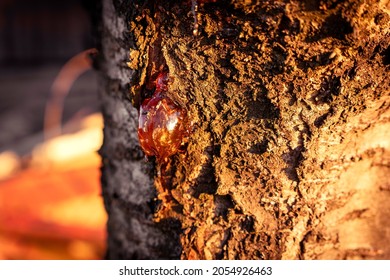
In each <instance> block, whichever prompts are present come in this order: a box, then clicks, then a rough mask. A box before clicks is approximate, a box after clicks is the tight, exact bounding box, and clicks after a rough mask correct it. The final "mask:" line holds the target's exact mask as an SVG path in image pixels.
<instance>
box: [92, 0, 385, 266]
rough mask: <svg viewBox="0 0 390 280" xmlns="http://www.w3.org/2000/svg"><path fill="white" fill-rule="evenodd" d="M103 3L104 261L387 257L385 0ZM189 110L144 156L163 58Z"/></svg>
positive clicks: (175, 92)
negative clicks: (176, 132)
mask: <svg viewBox="0 0 390 280" xmlns="http://www.w3.org/2000/svg"><path fill="white" fill-rule="evenodd" d="M198 10H199V14H198V15H196V18H197V21H198V22H199V24H200V27H199V35H198V36H194V35H193V25H194V16H193V14H192V13H191V2H189V1H183V2H181V3H180V2H176V1H120V0H118V1H114V2H112V1H110V0H103V20H102V25H101V36H102V37H101V38H102V40H101V42H102V47H101V52H100V53H101V55H100V61H99V65H100V69H101V75H102V84H101V89H102V90H101V96H102V101H103V113H104V118H105V132H104V134H105V141H104V144H103V147H102V149H101V155H102V157H103V167H102V173H103V177H102V183H103V194H104V196H105V202H106V208H107V211H108V213H109V222H108V231H109V240H108V245H109V246H108V247H109V249H108V255H107V256H108V258H141V259H146V258H152V259H155V258H182V259H389V258H390V242H389V240H390V222H389V221H390V219H389V218H390V203H389V200H390V192H389V191H390V187H389V186H390V176H389V175H390V122H389V120H390V109H389V105H390V95H389V93H390V86H389V79H388V73H389V62H390V52H389V44H390V39H389V31H390V21H389V19H390V16H389V14H390V12H389V3H388V2H387V1H358V0H357V1H354V0H349V1H348V0H347V1H335V0H329V1H309V0H307V1H287V0H286V1H257V2H256V1H236V0H232V1H215V2H214V1H200V2H199V9H198ZM161 65H163V66H165V67H166V68H167V69H168V71H169V77H170V78H169V90H168V93H167V95H168V96H169V98H171V99H172V100H173V101H174V102H176V104H178V105H180V106H181V107H183V108H185V109H186V110H187V112H188V115H189V118H190V120H191V123H189V124H187V125H188V126H189V127H190V129H191V133H190V137H189V139H188V143H187V146H186V150H185V151H183V152H181V153H178V154H176V155H174V156H172V157H170V158H169V159H168V160H167V161H166V162H157V161H154V160H153V159H152V160H150V161H149V162H147V161H145V160H144V159H143V153H142V151H141V149H140V147H139V144H138V139H137V125H138V124H137V118H138V112H137V108H138V107H139V104H140V102H142V100H143V99H144V98H145V97H146V96H147V95H148V94H150V93H148V88H149V86H148V85H150V83H152V82H153V79H155V76H156V73H158V71H159V68H160V66H161Z"/></svg>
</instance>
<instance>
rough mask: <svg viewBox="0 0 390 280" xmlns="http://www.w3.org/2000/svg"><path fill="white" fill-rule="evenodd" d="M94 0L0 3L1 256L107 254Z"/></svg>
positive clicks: (88, 256) (82, 256)
mask: <svg viewBox="0 0 390 280" xmlns="http://www.w3.org/2000/svg"><path fill="white" fill-rule="evenodd" d="M90 2H91V1H76V0H73V1H66V3H62V2H61V4H59V3H57V2H52V1H47V0H34V1H27V0H25V1H17V0H14V1H10V0H4V1H2V2H1V4H0V42H1V43H0V259H101V258H104V253H105V242H106V229H105V227H106V221H107V215H106V212H105V209H104V204H103V199H102V197H101V188H100V169H99V168H100V157H99V156H98V154H97V151H98V149H99V148H100V146H101V143H102V127H103V121H102V117H101V114H100V113H99V112H98V111H99V102H98V98H97V75H96V73H95V72H94V71H93V70H91V69H90V68H91V67H90V60H89V57H88V54H85V53H82V52H83V51H84V50H86V49H89V48H91V47H94V44H93V39H92V36H91V26H90V25H91V23H90V18H89V15H88V13H87V10H86V9H85V7H88V5H90ZM80 53H81V54H83V55H81V56H80ZM78 54H79V55H78ZM72 57H73V59H72ZM56 84H57V85H59V84H60V85H62V87H58V86H56ZM44 124H45V125H44Z"/></svg>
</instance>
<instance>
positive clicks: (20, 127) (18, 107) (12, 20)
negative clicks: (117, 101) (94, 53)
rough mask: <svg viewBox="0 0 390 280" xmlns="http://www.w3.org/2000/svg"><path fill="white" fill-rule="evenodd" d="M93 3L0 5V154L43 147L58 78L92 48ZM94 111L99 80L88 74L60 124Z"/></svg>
mask: <svg viewBox="0 0 390 280" xmlns="http://www.w3.org/2000/svg"><path fill="white" fill-rule="evenodd" d="M92 2H93V1H80V0H68V1H48V0H32V1H28V0H12V1H11V0H2V1H1V2H0V152H1V151H4V150H9V149H10V150H13V151H15V152H17V153H19V154H25V153H28V151H29V150H30V149H31V148H32V147H33V146H34V145H35V144H36V143H38V142H40V141H42V139H43V136H42V129H43V116H44V109H45V105H46V101H47V99H48V97H49V95H50V87H51V85H52V83H53V81H54V79H55V77H56V75H57V74H58V72H59V71H60V69H61V67H62V66H63V65H64V64H65V63H66V62H67V61H68V60H69V59H70V58H72V57H73V56H74V55H76V54H78V53H80V52H81V51H83V50H85V49H88V48H92V47H94V46H95V43H94V39H93V36H92V32H91V30H92V26H91V21H90V15H89V12H88V10H90V8H89V7H90V6H91V3H92ZM98 109H99V106H98V100H97V77H96V73H95V72H94V71H91V70H90V71H88V72H86V73H84V74H83V75H82V76H81V77H79V78H78V79H77V81H76V82H75V83H74V85H73V87H72V89H71V91H70V93H69V95H68V97H67V98H66V101H65V104H64V114H63V121H64V123H66V122H69V121H70V120H71V119H72V118H73V119H75V118H78V117H80V116H81V115H85V114H87V113H90V112H95V111H98ZM77 116H78V117H77Z"/></svg>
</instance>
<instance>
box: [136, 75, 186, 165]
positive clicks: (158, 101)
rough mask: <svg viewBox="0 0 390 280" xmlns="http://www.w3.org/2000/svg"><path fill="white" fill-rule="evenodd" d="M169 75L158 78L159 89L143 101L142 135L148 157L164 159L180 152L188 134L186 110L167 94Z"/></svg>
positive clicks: (140, 127)
mask: <svg viewBox="0 0 390 280" xmlns="http://www.w3.org/2000/svg"><path fill="white" fill-rule="evenodd" d="M166 80H167V78H166V75H165V76H161V75H160V76H159V77H158V78H157V80H156V91H155V93H154V95H153V96H152V97H151V98H147V99H145V100H144V101H143V102H142V105H141V107H140V114H139V123H138V137H139V142H140V145H141V148H142V150H143V151H144V152H145V154H146V155H148V156H156V157H157V159H158V160H159V161H164V160H165V159H167V158H168V157H169V156H171V155H173V154H175V153H177V152H178V150H179V148H180V146H181V145H182V143H183V139H184V138H185V136H186V134H187V128H186V118H187V117H186V111H185V110H184V109H182V108H180V107H179V106H177V105H176V104H175V103H174V102H173V101H172V100H171V99H170V98H168V97H167V96H166V95H165V90H166V89H167V87H166Z"/></svg>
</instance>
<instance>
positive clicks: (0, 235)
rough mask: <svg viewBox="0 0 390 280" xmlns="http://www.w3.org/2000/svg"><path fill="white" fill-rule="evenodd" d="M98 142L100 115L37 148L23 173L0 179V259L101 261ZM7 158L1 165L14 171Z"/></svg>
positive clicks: (103, 215)
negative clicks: (68, 133) (71, 131)
mask: <svg viewBox="0 0 390 280" xmlns="http://www.w3.org/2000/svg"><path fill="white" fill-rule="evenodd" d="M101 141H102V122H101V116H100V115H94V116H91V117H89V119H87V120H86V121H85V125H84V126H83V127H82V129H81V130H80V131H79V132H77V133H74V134H72V135H64V136H60V137H57V138H54V139H52V140H50V141H48V142H46V143H44V144H42V145H40V146H39V147H37V148H36V149H35V150H34V153H33V157H32V160H29V161H28V163H27V167H26V168H24V169H22V170H19V171H18V172H16V173H15V169H14V168H10V170H11V171H12V173H10V174H8V175H7V174H5V175H3V176H2V178H3V179H2V178H1V177H0V259H99V258H102V257H103V255H104V250H105V238H106V233H105V232H106V229H105V225H106V220H107V216H106V212H105V210H104V206H103V200H102V197H101V194H100V170H99V167H100V159H99V157H98V155H97V153H96V150H97V148H98V147H100V145H101ZM74 143H77V145H74ZM53 147H56V148H53ZM56 149H58V151H59V152H56ZM8 155H10V154H8ZM64 155H66V156H64ZM10 158H11V157H3V160H2V161H1V160H0V165H1V166H5V165H8V164H7V162H8V161H9V162H10V163H9V164H11V163H12V164H13V165H14V166H18V164H17V163H15V158H12V160H10ZM0 159H1V157H0ZM4 169H6V168H4Z"/></svg>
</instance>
